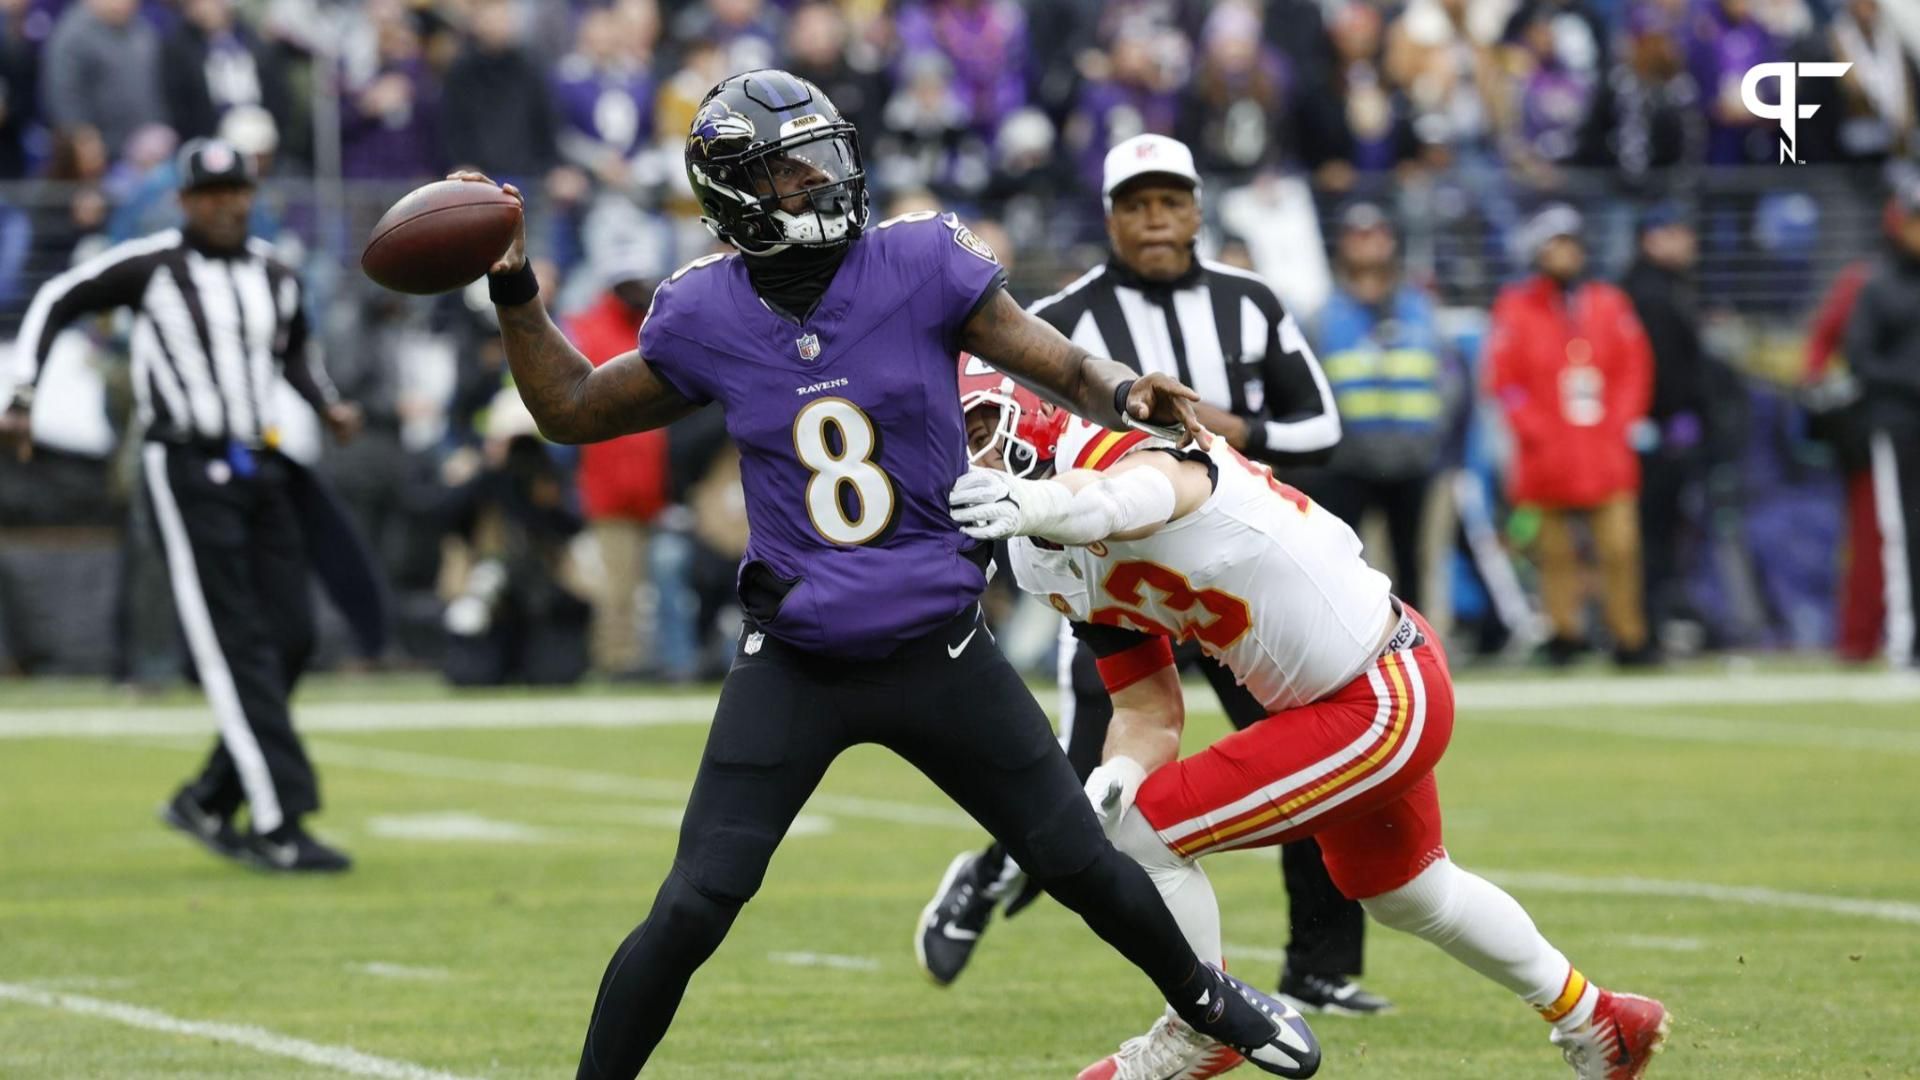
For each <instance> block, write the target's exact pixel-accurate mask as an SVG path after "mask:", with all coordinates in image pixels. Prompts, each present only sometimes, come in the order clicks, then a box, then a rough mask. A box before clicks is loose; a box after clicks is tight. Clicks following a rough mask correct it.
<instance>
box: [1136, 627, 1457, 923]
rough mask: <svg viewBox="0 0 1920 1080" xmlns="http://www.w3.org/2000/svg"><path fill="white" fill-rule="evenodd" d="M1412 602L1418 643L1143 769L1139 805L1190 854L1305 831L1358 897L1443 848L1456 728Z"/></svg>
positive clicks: (1447, 680) (1384, 887) (1438, 665)
mask: <svg viewBox="0 0 1920 1080" xmlns="http://www.w3.org/2000/svg"><path fill="white" fill-rule="evenodd" d="M1407 613H1408V614H1409V615H1410V616H1411V617H1412V618H1413V620H1414V621H1415V623H1416V624H1417V625H1418V626H1419V627H1420V630H1421V633H1422V634H1424V635H1425V637H1426V640H1425V641H1424V642H1422V643H1421V644H1420V645H1418V646H1417V647H1415V648H1412V649H1404V650H1401V651H1398V652H1393V653H1388V654H1387V655H1385V656H1382V657H1381V658H1380V659H1379V660H1378V661H1376V662H1375V663H1374V665H1373V666H1372V667H1370V668H1368V669H1367V670H1366V672H1364V673H1363V674H1361V675H1360V676H1359V677H1358V678H1356V679H1354V680H1353V681H1352V682H1350V683H1348V684H1347V685H1346V686H1344V687H1342V688H1340V689H1339V690H1338V691H1336V692H1335V693H1334V694H1333V695H1331V696H1330V697H1327V698H1324V699H1322V700H1320V701H1316V702H1314V703H1312V704H1311V705H1302V706H1300V707H1299V708H1294V709H1286V710H1283V711H1281V712H1278V713H1275V714H1274V715H1272V716H1270V717H1268V718H1267V719H1265V720H1263V721H1261V722H1260V723H1257V724H1254V725H1253V726H1252V727H1249V728H1247V729H1246V730H1244V731H1237V732H1235V733H1233V734H1232V735H1228V736H1226V737H1225V738H1223V739H1221V740H1220V741H1218V742H1216V743H1214V744H1213V745H1212V746H1210V747H1208V748H1207V749H1205V750H1203V751H1201V752H1200V753H1198V754H1194V755H1193V756H1191V757H1188V758H1184V759H1182V760H1180V761H1176V762H1174V763H1173V764H1171V765H1167V766H1165V767H1163V768H1161V769H1157V770H1155V771H1154V773H1153V775H1151V776H1149V777H1147V780H1146V782H1145V783H1144V784H1142V785H1141V786H1140V795H1139V798H1138V800H1137V801H1136V802H1135V804H1134V805H1136V806H1138V807H1139V808H1140V812H1141V814H1142V815H1143V816H1144V817H1145V818H1146V819H1147V823H1148V824H1150V825H1152V826H1153V828H1154V830H1155V831H1156V832H1158V833H1159V834H1160V838H1161V839H1162V840H1163V841H1165V842H1166V844H1167V846H1168V847H1170V848H1172V849H1173V850H1174V851H1175V852H1176V853H1177V854H1179V855H1182V856H1185V857H1189V858H1194V857H1198V856H1201V855H1206V854H1209V853H1211V852H1215V851H1228V850H1232V849H1234V848H1250V847H1268V846H1271V845H1274V844H1285V843H1290V842H1292V841H1294V840H1299V839H1302V838H1305V837H1308V836H1311V837H1314V838H1316V839H1317V840H1319V842H1320V850H1321V852H1322V853H1323V854H1324V856H1325V858H1326V864H1327V872H1328V874H1329V875H1330V876H1331V877H1332V878H1333V883H1334V884H1335V885H1336V886H1338V887H1339V889H1340V891H1341V892H1342V893H1344V894H1346V895H1347V896H1348V897H1351V898H1353V899H1364V898H1366V897H1370V896H1378V895H1380V894H1381V893H1384V892H1390V891H1392V890H1394V889H1397V888H1399V887H1400V886H1402V885H1405V884H1406V883H1407V882H1409V881H1412V880H1413V879H1414V877H1415V876H1416V875H1418V874H1419V873H1420V871H1422V870H1424V869H1426V868H1427V866H1428V865H1430V864H1431V863H1432V862H1433V861H1434V860H1435V859H1438V858H1440V857H1441V856H1442V855H1444V854H1445V853H1446V850H1445V848H1444V847H1443V846H1442V845H1441V840H1440V797H1439V790H1438V788H1437V787H1436V786H1435V784H1434V779H1433V767H1434V765H1435V764H1437V763H1438V762H1439V760H1440V755H1441V754H1442V753H1444V752H1445V751H1446V748H1447V740H1448V739H1449V738H1450V737H1451V736H1452V734H1453V678H1452V676H1451V675H1450V674H1448V672H1447V658H1446V654H1445V653H1444V652H1443V651H1441V648H1440V645H1439V642H1438V639H1437V638H1436V637H1435V635H1434V632H1433V628H1432V627H1430V626H1428V625H1427V622H1426V620H1425V619H1422V618H1421V617H1420V615H1419V614H1418V613H1417V612H1414V611H1413V610H1412V609H1411V608H1408V609H1407Z"/></svg>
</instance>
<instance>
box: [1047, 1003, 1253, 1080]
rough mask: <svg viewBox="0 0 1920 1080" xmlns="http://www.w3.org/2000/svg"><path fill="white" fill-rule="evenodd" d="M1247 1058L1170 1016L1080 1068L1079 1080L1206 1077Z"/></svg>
mask: <svg viewBox="0 0 1920 1080" xmlns="http://www.w3.org/2000/svg"><path fill="white" fill-rule="evenodd" d="M1245 1060H1246V1059H1245V1058H1242V1057H1241V1056H1240V1055H1239V1054H1237V1053H1235V1052H1234V1051H1233V1048H1232V1047H1230V1046H1227V1045H1225V1044H1224V1043H1219V1042H1215V1041H1214V1040H1212V1039H1210V1038H1208V1037H1206V1036H1205V1035H1202V1034H1200V1033H1199V1032H1197V1031H1195V1030H1193V1029H1192V1028H1190V1027H1188V1026H1187V1025H1186V1024H1184V1023H1181V1022H1180V1021H1179V1020H1176V1019H1174V1018H1172V1017H1170V1016H1162V1017H1161V1018H1160V1019H1158V1020H1156V1021H1154V1024H1153V1027H1151V1028H1149V1029H1147V1033H1146V1034H1145V1035H1136V1036H1134V1037H1133V1038H1131V1039H1128V1040H1127V1041H1126V1042H1124V1043H1121V1044H1120V1050H1119V1052H1118V1053H1113V1054H1108V1055H1107V1056H1106V1057H1104V1058H1101V1059H1100V1060H1099V1061H1096V1062H1094V1063H1093V1064H1091V1065H1089V1066H1087V1067H1086V1068H1084V1069H1081V1070H1080V1076H1079V1080H1207V1078H1208V1077H1211V1076H1219V1075H1220V1074H1221V1073H1224V1072H1226V1071H1227V1070H1229V1069H1233V1068H1237V1067H1238V1066H1239V1065H1240V1064H1241V1063H1242V1062H1244V1061H1245Z"/></svg>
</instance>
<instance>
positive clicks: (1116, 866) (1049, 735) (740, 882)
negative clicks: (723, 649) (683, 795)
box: [578, 608, 1196, 1080]
mask: <svg viewBox="0 0 1920 1080" xmlns="http://www.w3.org/2000/svg"><path fill="white" fill-rule="evenodd" d="M859 743H876V744H878V745H880V746H884V747H886V748H887V749H889V750H892V751H893V752H894V753H896V754H899V755H900V756H901V757H903V758H905V759H906V760H907V761H908V763H910V764H912V765H913V766H914V767H915V768H917V769H919V770H920V771H921V772H922V773H924V774H925V775H926V776H927V778H928V779H930V780H932V781H933V782H934V783H935V784H936V785H938V786H939V788H940V789H941V790H942V791H944V792H945V793H946V794H947V796H948V797H949V798H951V799H952V800H953V801H954V802H955V803H957V804H958V805H959V806H960V807H961V808H962V809H963V810H965V811H966V812H967V813H968V814H970V815H972V816H973V818H974V820H976V821H978V822H979V823H980V824H981V825H982V826H983V827H985V828H986V830H987V831H988V832H990V833H992V834H993V835H994V836H995V837H996V838H997V839H998V840H1000V841H1001V842H1002V843H1004V844H1005V845H1006V846H1007V849H1008V851H1010V852H1012V853H1013V854H1014V855H1015V857H1017V858H1018V859H1019V860H1020V863H1021V865H1022V866H1024V867H1025V868H1026V869H1027V872H1028V873H1029V874H1031V875H1032V876H1033V877H1034V879H1035V880H1037V881H1039V882H1040V883H1041V884H1042V886H1043V887H1045V888H1046V889H1047V891H1048V892H1049V893H1050V894H1051V895H1053V897H1054V898H1055V899H1057V900H1059V901H1060V902H1061V903H1063V904H1065V905H1066V906H1067V907H1069V908H1071V909H1072V910H1073V911H1075V912H1076V913H1078V914H1079V915H1080V916H1081V918H1083V919H1085V920H1086V922H1087V925H1088V926H1089V927H1090V928H1092V929H1093V931H1094V932H1095V933H1097V934H1099V935H1100V937H1101V938H1103V939H1104V940H1106V941H1107V942H1108V943H1109V944H1110V945H1112V946H1113V947H1114V948H1115V949H1116V950H1118V951H1119V952H1120V953H1121V954H1122V955H1124V956H1126V958H1127V959H1128V960H1130V961H1132V962H1133V963H1134V964H1135V966H1137V967H1139V968H1140V969H1141V970H1142V971H1143V972H1145V973H1146V974H1147V976H1148V977H1149V978H1151V979H1152V980H1153V981H1154V983H1155V984H1156V985H1157V986H1159V987H1160V989H1161V991H1162V993H1168V992H1170V991H1172V990H1173V989H1174V988H1176V987H1178V986H1180V985H1181V984H1182V983H1183V982H1185V981H1186V980H1187V979H1189V978H1190V977H1192V975H1193V973H1194V970H1195V967H1196V961H1195V958H1194V955H1193V951H1192V949H1191V948H1189V947H1188V946H1187V944H1186V940H1185V938H1184V937H1183V936H1182V935H1181V933H1180V928H1179V925H1178V924H1177V923H1175V922H1174V920H1173V916H1172V915H1171V914H1169V913H1168V912H1167V909H1166V905H1165V904H1164V903H1163V902H1162V901H1161V899H1160V894H1159V892H1158V890H1156V889H1155V888H1154V886H1153V883H1152V882H1151V881H1150V880H1149V879H1148V878H1147V876H1146V872H1145V871H1143V870H1141V869H1140V867H1139V866H1138V865H1136V864H1135V863H1134V862H1133V860H1131V859H1129V858H1127V857H1126V856H1125V855H1122V854H1120V853H1119V852H1118V851H1116V850H1114V848H1113V846H1112V845H1111V844H1110V843H1108V842H1107V839H1106V837H1105V835H1104V834H1103V833H1102V832H1101V831H1100V826H1099V823H1098V822H1097V821H1096V820H1095V818H1094V816H1093V809H1092V807H1091V806H1089V805H1088V803H1087V799H1086V796H1085V795H1084V794H1083V793H1082V791H1081V783H1080V781H1079V780H1077V779H1075V777H1074V774H1073V767H1072V766H1071V765H1069V764H1068V763H1067V758H1066V755H1065V754H1063V753H1061V749H1060V745H1059V743H1058V742H1057V741H1056V740H1055V739H1054V737H1053V730H1052V728H1051V726H1050V725H1049V724H1048V722H1047V717H1046V714H1045V712H1043V711H1042V710H1041V708H1040V706H1039V704H1038V703H1037V702H1035V701H1034V700H1033V695H1032V694H1031V693H1030V692H1029V691H1028V690H1027V687H1026V684H1025V683H1023V682H1022V681H1021V680H1020V676H1019V675H1018V674H1017V673H1016V672H1015V671H1014V670H1013V667H1012V666H1011V665H1010V664H1008V663H1007V661H1006V659H1005V658H1004V657H1003V656H1002V655H1001V654H1000V651H999V649H998V648H997V647H996V646H995V644H994V642H993V639H992V638H991V637H990V636H989V635H988V634H987V632H986V630H985V628H984V626H983V625H982V624H981V622H980V621H979V615H978V610H977V608H976V609H973V610H970V611H968V612H967V613H966V614H965V615H964V616H962V617H960V618H957V619H955V620H953V621H952V622H951V623H949V624H948V625H947V626H946V627H944V628H943V629H942V630H940V631H936V632H935V633H933V634H930V635H928V636H926V637H923V638H919V639H916V640H913V641H909V642H906V643H905V644H903V645H902V646H901V647H900V648H899V649H898V650H896V651H895V653H894V654H893V655H892V656H890V657H888V658H887V659H885V660H878V661H865V662H853V661H844V660H836V659H832V658H828V657H822V656H817V655H813V654H809V653H804V652H801V651H800V650H797V649H793V648H791V647H789V646H787V645H784V644H782V643H781V642H779V641H777V640H776V639H774V638H772V637H771V636H762V635H760V634H757V633H754V632H753V628H752V624H751V623H749V624H748V628H747V631H746V632H745V633H744V634H743V636H742V639H741V644H740V645H739V646H738V647H736V650H735V654H734V665H733V669H732V671H730V672H729V673H728V675H727V678H726V682H725V684H724V686H723V687H722V688H721V691H720V703H719V705H718V707H717V709H716V710H715V712H714V717H713V727H712V729H711V730H710V731H709V732H708V734H707V746H706V751H705V753H704V754H703V755H702V756H701V759H700V769H699V772H698V774H697V775H696V776H695V778H694V783H693V793H692V795H691V796H690V797H689V799H688V802H687V809H686V816H685V818H684V819H683V821H682V824H681V828H680V844H679V849H678V850H677V851H676V852H675V854H674V861H673V868H672V869H671V870H670V871H669V872H668V874H667V879H666V881H665V882H664V883H663V884H662V885H661V887H660V891H659V893H658V894H657V895H656V896H655V898H654V902H653V909H652V911H651V912H650V913H649V914H648V916H647V919H646V921H645V922H643V923H641V924H640V925H639V926H638V927H636V928H635V929H634V931H633V932H632V933H631V934H629V935H627V939H626V941H624V942H623V943H622V944H621V945H620V948H619V950H618V951H617V952H616V953H615V954H614V956H613V959H612V961H611V962H610V963H609V964H608V966H607V971H606V974H605V977H604V978H603V979H602V980H601V984H600V994H599V998H598V1000H597V1001H596V1002H595V1003H594V1009H593V1019H592V1021H591V1023H590V1025H589V1027H588V1029H587V1037H586V1043H585V1045H584V1046H583V1047H582V1049H581V1055H580V1066H579V1071H578V1076H579V1078H580V1080H604V1078H608V1077H617V1078H620V1080H625V1078H628V1077H632V1076H634V1075H636V1074H637V1073H638V1072H639V1070H640V1068H641V1066H643V1065H645V1064H646V1061H647V1058H648V1057H649V1056H650V1055H651V1054H652V1052H653V1048H654V1046H655V1045H656V1044H658V1043H659V1041H660V1039H661V1037H662V1036H664V1035H665V1034H666V1030H667V1026H668V1024H669V1023H670V1022H671V1021H672V1019H673V1013H674V1010H675V1009H676V1008H678V1007H679V1004H680V998H681V995H682V994H683V993H684V992H685V990H686V986H687V982H688V980H689V979H690V978H692V976H693V973H694V970H695V969H697V968H698V967H699V966H700V965H701V964H702V963H704V962H705V961H706V959H707V958H708V957H709V956H711V955H712V954H713V951H714V950H715V949H717V948H718V947H719V946H720V942H721V940H722V939H723V938H724V937H725V936H726V933H727V930H728V928H729V927H730V926H731V925H732V924H733V920H734V917H735V916H736V915H737V914H738V913H739V911H740V908H741V906H742V905H743V904H745V903H746V902H747V900H749V899H750V898H752V896H753V894H754V892H755V891H756V890H757V889H759V887H760V882H761V878H762V876H763V875H764V874H765V872H766V868H767V862H768V860H769V859H771V858H772V856H773V852H774V848H776V847H777V846H778V845H779V843H780V841H781V838H782V837H784V836H785V835H786V832H787V827H788V826H789V825H790V824H791V823H792V822H793V819H794V816H795V815H796V814H798V813H799V811H800V808H801V806H802V805H803V804H804V803H805V802H806V801H807V797H808V796H810V795H811V794H813V790H814V788H815V787H816V786H817V785H818V784H819V782H820V779H821V777H822V776H824V775H825V773H826V771H827V766H828V765H830V764H832V762H833V759H834V758H835V757H837V756H839V754H840V752H841V751H842V750H845V749H846V748H848V747H850V746H854V745H857V744H859ZM751 1019H752V1018H751V1017H749V1016H743V1017H742V1018H741V1023H742V1025H743V1029H745V1028H747V1027H750V1026H751Z"/></svg>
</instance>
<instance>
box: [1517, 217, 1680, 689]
mask: <svg viewBox="0 0 1920 1080" xmlns="http://www.w3.org/2000/svg"><path fill="white" fill-rule="evenodd" d="M1581 225H1582V223H1581V219H1580V215H1579V213H1578V212H1577V211H1575V210H1574V209H1573V208H1572V207H1570V206H1562V205H1556V206H1551V207H1548V208H1547V209H1546V210H1543V211H1542V212H1540V213H1539V214H1538V215H1536V216H1535V217H1534V218H1533V219H1532V220H1531V221H1530V222H1528V223H1527V225H1526V226H1525V227H1524V228H1523V229H1522V230H1521V237H1520V239H1521V244H1522V247H1523V250H1525V251H1526V252H1527V253H1528V254H1529V256H1530V258H1531V261H1532V264H1533V267H1534V271H1535V273H1534V275H1533V276H1532V277H1530V278H1528V279H1527V280H1525V281H1522V282H1519V283H1518V284H1515V285H1510V286H1508V287H1507V288H1506V289H1505V290H1503V291H1502V292H1501V294H1500V296H1499V298H1498V299H1497V300H1496V301H1495V302H1494V306H1493V320H1492V326H1491V328H1490V331H1491V338H1490V344H1489V346H1488V353H1489V357H1490V363H1489V365H1488V371H1489V389H1490V390H1491V392H1492V394H1493V396H1494V397H1495V399H1497V400H1498V401H1499V403H1500V406H1501V408H1502V410H1503V411H1504V412H1505V414H1506V418H1507V423H1508V426H1509V427H1510V428H1511V429H1512V431H1513V442H1514V446H1513V460H1512V463H1511V477H1510V487H1511V496H1512V499H1513V502H1514V504H1515V505H1516V506H1526V507H1531V508H1534V509H1536V510H1538V511H1539V514H1540V533H1539V539H1538V552H1537V557H1538V561H1539V566H1540V593H1541V600H1542V603H1543V605H1544V606H1545V608H1546V611H1547V618H1548V619H1549V620H1550V621H1551V622H1552V624H1553V633H1554V637H1553V640H1552V641H1551V642H1549V643H1548V646H1547V650H1548V652H1547V654H1548V657H1549V658H1550V659H1552V660H1553V661H1555V662H1556V663H1566V662H1569V661H1571V660H1572V659H1574V658H1575V657H1576V656H1577V655H1578V654H1579V653H1580V652H1581V651H1582V650H1583V649H1584V648H1585V644H1584V640H1585V634H1584V632H1583V628H1582V626H1581V611H1582V608H1583V607H1584V600H1585V597H1584V595H1583V593H1584V586H1585V582H1586V580H1587V573H1586V568H1585V567H1584V566H1582V564H1581V557H1580V548H1579V544H1578V542H1577V540H1576V537H1575V534H1574V530H1575V527H1576V525H1577V524H1579V523H1580V522H1582V521H1584V522H1585V524H1586V525H1587V527H1588V529H1589V530H1590V531H1591V533H1592V538H1593V550H1594V553H1595V555H1596V556H1597V557H1598V561H1599V570H1600V577H1601V581H1602V588H1603V594H1602V601H1603V607H1604V609H1605V613H1606V621H1607V628H1608V630H1609V631H1610V633H1611V635H1612V637H1613V645H1614V649H1615V658H1616V660H1618V661H1619V662H1620V663H1622V664H1627V665H1637V664H1645V663H1651V662H1652V661H1653V660H1654V659H1655V654H1654V651H1653V648H1652V646H1651V644H1650V643H1649V641H1648V637H1647V625H1646V615H1645V611H1644V607H1643V597H1642V592H1641V582H1640V523H1639V511H1638V508H1637V496H1638V493H1639V490H1640V462H1639V458H1638V457H1637V456H1636V454H1635V452H1634V446H1633V436H1634V433H1635V432H1636V430H1637V429H1638V428H1639V427H1640V426H1641V425H1642V422H1643V421H1644V420H1645V419H1646V415H1647V409H1648V405H1649V398H1650V397H1651V394H1652V385H1653V355H1652V349H1651V347H1650V346H1649V345H1648V342H1647V335H1646V331H1645V330H1643V329H1642V328H1641V325H1640V320H1639V318H1638V317H1637V316H1635V314H1634V311H1633V305H1632V303H1631V302H1630V301H1629V300H1628V299H1627V296H1626V294H1625V293H1623V292H1621V291H1620V290H1619V289H1617V288H1615V287H1614V286H1612V285H1608V284H1604V283H1602V282H1597V281H1586V280H1583V279H1582V276H1581V275H1582V273H1583V272H1584V271H1585V269H1586V249H1585V247H1584V245H1583V244H1582V242H1581V239H1580V230H1581Z"/></svg>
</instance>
